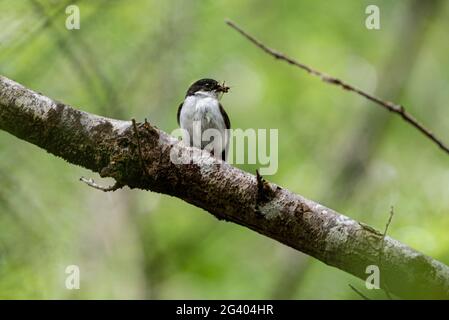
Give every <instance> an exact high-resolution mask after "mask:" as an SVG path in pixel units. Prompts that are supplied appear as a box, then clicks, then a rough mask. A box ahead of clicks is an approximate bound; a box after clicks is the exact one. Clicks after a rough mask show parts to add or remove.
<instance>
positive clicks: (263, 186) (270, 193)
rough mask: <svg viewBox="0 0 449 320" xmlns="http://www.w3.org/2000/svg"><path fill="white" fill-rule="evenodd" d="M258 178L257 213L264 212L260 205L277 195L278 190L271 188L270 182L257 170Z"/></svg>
mask: <svg viewBox="0 0 449 320" xmlns="http://www.w3.org/2000/svg"><path fill="white" fill-rule="evenodd" d="M256 179H257V196H256V206H255V207H256V213H259V214H262V213H261V212H260V210H259V207H260V206H261V205H263V204H264V203H267V202H269V201H271V200H272V199H273V198H274V197H275V196H276V191H275V190H273V188H271V186H270V183H269V182H267V181H266V180H265V179H264V178H263V177H262V176H261V175H260V174H259V170H256Z"/></svg>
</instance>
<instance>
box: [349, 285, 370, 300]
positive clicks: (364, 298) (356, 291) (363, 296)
mask: <svg viewBox="0 0 449 320" xmlns="http://www.w3.org/2000/svg"><path fill="white" fill-rule="evenodd" d="M348 286H349V287H350V288H351V289H352V290H354V292H355V293H357V294H358V295H359V296H361V297H362V298H363V300H371V299H370V298H368V297H367V296H365V295H364V294H363V293H361V292H360V291H359V290H357V289H356V288H355V287H354V286H352V285H350V284H348Z"/></svg>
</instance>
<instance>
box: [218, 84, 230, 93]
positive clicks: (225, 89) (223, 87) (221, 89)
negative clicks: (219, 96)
mask: <svg viewBox="0 0 449 320" xmlns="http://www.w3.org/2000/svg"><path fill="white" fill-rule="evenodd" d="M229 89H230V88H229V87H228V86H226V85H225V83H224V82H223V83H222V84H219V85H218V87H217V89H216V90H217V92H223V93H226V92H228V91H229Z"/></svg>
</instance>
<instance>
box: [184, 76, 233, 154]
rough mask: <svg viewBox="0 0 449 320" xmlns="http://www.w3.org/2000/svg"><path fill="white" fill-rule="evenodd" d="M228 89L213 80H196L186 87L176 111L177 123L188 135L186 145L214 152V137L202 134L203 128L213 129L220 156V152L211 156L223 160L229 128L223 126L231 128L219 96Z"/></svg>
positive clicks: (204, 129)
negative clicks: (183, 97)
mask: <svg viewBox="0 0 449 320" xmlns="http://www.w3.org/2000/svg"><path fill="white" fill-rule="evenodd" d="M228 90H229V88H228V87H226V86H224V85H221V84H220V83H218V82H217V81H216V80H213V79H201V80H198V81H196V82H195V83H193V84H192V85H191V86H190V87H189V89H188V90H187V94H186V96H185V99H184V101H183V102H182V103H181V104H180V105H179V108H178V114H177V118H178V124H179V125H180V127H181V128H182V129H184V130H186V132H187V133H188V134H189V145H190V146H195V147H198V148H201V149H206V150H207V151H209V152H211V153H212V154H214V147H215V150H216V149H217V147H216V146H217V145H215V143H216V141H215V136H214V137H212V138H210V139H208V138H207V137H206V139H204V136H203V133H205V131H206V130H207V129H215V131H214V132H216V133H218V136H219V137H218V138H219V139H220V140H219V142H220V144H219V145H218V149H221V150H220V153H221V156H220V154H218V155H214V156H216V157H221V159H222V160H226V153H227V148H228V143H229V131H228V130H227V129H230V128H231V122H230V121H229V117H228V115H227V114H226V112H225V110H224V109H223V106H222V105H221V103H220V101H219V98H220V96H221V93H224V92H227V91H228ZM209 131H210V130H209ZM206 135H207V132H206ZM203 140H205V141H203ZM215 153H216V152H215Z"/></svg>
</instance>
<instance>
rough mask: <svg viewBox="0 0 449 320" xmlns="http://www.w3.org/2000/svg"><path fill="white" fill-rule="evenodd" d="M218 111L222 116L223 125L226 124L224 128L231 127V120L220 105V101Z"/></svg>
mask: <svg viewBox="0 0 449 320" xmlns="http://www.w3.org/2000/svg"><path fill="white" fill-rule="evenodd" d="M220 113H221V115H222V116H223V119H224V122H225V125H226V129H231V121H229V117H228V114H227V113H226V111H225V110H224V108H223V106H222V105H221V103H220Z"/></svg>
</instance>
